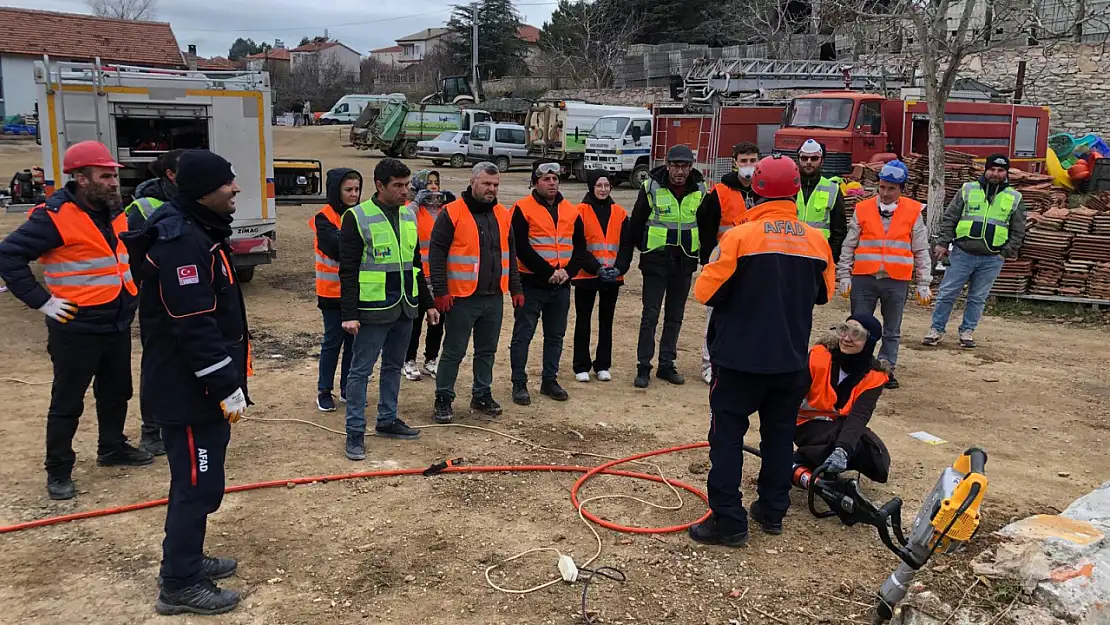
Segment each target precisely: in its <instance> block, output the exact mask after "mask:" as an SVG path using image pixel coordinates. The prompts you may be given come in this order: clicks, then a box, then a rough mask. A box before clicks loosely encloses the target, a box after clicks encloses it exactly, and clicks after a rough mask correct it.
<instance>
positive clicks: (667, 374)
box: [655, 365, 686, 384]
mask: <svg viewBox="0 0 1110 625" xmlns="http://www.w3.org/2000/svg"><path fill="white" fill-rule="evenodd" d="M655 377H657V378H659V379H660V380H666V381H668V382H670V383H671V384H686V378H684V377H682V374H681V373H679V372H678V369H676V368H675V366H674V365H659V370H658V371H656V372H655Z"/></svg>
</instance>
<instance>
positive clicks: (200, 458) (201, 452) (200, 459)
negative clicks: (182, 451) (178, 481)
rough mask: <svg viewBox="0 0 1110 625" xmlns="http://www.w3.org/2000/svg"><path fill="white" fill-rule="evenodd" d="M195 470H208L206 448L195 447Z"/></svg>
mask: <svg viewBox="0 0 1110 625" xmlns="http://www.w3.org/2000/svg"><path fill="white" fill-rule="evenodd" d="M197 470H198V471H200V472H201V473H207V472H208V450H207V449H203V448H200V447H198V448H197Z"/></svg>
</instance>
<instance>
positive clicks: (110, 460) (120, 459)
mask: <svg viewBox="0 0 1110 625" xmlns="http://www.w3.org/2000/svg"><path fill="white" fill-rule="evenodd" d="M153 462H154V454H152V453H150V452H149V451H143V450H142V449H135V448H134V447H132V446H131V444H130V443H128V442H126V441H124V442H122V443H120V445H119V447H117V448H116V449H115V450H113V451H111V452H109V453H106V454H100V455H98V456H97V457H96V466H98V467H141V466H145V465H148V464H152V463H153Z"/></svg>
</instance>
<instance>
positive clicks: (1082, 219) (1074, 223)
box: [1064, 206, 1097, 234]
mask: <svg viewBox="0 0 1110 625" xmlns="http://www.w3.org/2000/svg"><path fill="white" fill-rule="evenodd" d="M1096 214H1097V213H1096V212H1095V211H1094V210H1093V209H1090V208H1086V207H1084V206H1080V207H1079V208H1073V209H1071V210H1070V211H1068V216H1067V217H1065V218H1064V230H1065V231H1066V232H1074V233H1076V234H1090V232H1091V229H1092V228H1094V225H1095V215H1096Z"/></svg>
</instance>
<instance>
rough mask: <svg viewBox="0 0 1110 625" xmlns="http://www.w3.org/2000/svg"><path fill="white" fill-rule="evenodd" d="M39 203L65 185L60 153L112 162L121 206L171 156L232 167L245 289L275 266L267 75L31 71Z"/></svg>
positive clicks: (81, 68)
mask: <svg viewBox="0 0 1110 625" xmlns="http://www.w3.org/2000/svg"><path fill="white" fill-rule="evenodd" d="M35 82H36V83H37V87H38V107H39V115H40V122H39V128H40V135H41V142H42V160H43V170H44V172H45V178H46V194H47V196H49V195H50V194H51V193H53V191H54V189H55V188H57V187H60V186H61V185H63V184H65V182H66V180H65V178H66V177H65V176H64V175H63V174H62V158H63V156H64V155H65V151H66V148H67V147H69V146H70V145H73V144H74V143H78V142H80V141H88V140H95V141H100V142H101V143H103V144H104V145H106V146H108V149H109V150H110V151H111V152H112V153H113V154H115V155H116V161H117V162H119V163H120V164H121V165H123V167H122V168H121V169H120V187H121V190H122V192H123V195H124V202H130V201H131V194H132V193H133V192H134V189H135V187H136V186H138V185H139V183H141V182H143V181H144V180H146V179H148V178H150V176H151V174H150V173H149V170H148V166H149V164H150V163H151V161H153V160H154V159H155V158H157V157H158V155H160V154H163V153H165V152H167V151H169V150H173V149H176V148H186V149H192V148H207V149H209V150H212V151H213V152H216V153H218V154H220V155H221V156H223V157H224V158H226V159H227V160H229V161H231V163H232V165H234V166H235V172H236V178H235V181H236V182H237V183H238V184H239V188H240V189H241V192H240V193H239V196H238V197H237V198H236V201H235V205H236V212H235V221H234V222H232V224H231V226H232V231H233V234H232V236H231V246H232V250H233V252H234V262H235V268H236V270H237V271H236V273H237V274H238V275H239V278H240V280H242V281H243V282H249V281H250V280H251V278H253V277H254V268H255V266H256V265H261V264H267V263H270V262H271V261H272V260H273V258H274V256H275V248H274V240H275V238H276V231H277V210H276V208H275V198H274V164H273V140H272V137H271V133H272V130H271V125H270V118H271V101H270V77H269V75H268V74H267V73H266V72H252V71H213V72H210V71H203V72H201V71H196V70H166V69H154V68H147V67H134V66H125V65H102V64H101V63H100V62H99V61H98V62H96V63H75V62H68V61H52V60H51V59H50V58H49V57H45V56H44V57H43V60H42V61H37V62H36V63H35Z"/></svg>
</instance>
